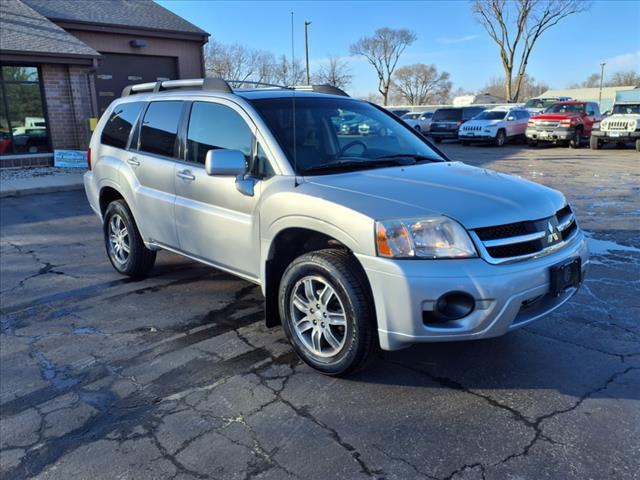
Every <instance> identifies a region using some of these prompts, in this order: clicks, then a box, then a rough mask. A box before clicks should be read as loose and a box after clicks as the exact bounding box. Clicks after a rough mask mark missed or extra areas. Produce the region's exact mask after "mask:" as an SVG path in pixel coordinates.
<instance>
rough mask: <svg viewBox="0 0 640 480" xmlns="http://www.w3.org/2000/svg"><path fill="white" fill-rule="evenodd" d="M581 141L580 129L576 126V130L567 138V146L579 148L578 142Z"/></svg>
mask: <svg viewBox="0 0 640 480" xmlns="http://www.w3.org/2000/svg"><path fill="white" fill-rule="evenodd" d="M581 143H582V130H580V129H579V128H576V131H575V132H574V133H573V137H571V140H569V148H580V144H581Z"/></svg>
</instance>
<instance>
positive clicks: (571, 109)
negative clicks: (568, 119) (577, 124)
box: [545, 103, 584, 113]
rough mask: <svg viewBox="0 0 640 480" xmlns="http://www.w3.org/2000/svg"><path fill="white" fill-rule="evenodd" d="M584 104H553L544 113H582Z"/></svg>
mask: <svg viewBox="0 0 640 480" xmlns="http://www.w3.org/2000/svg"><path fill="white" fill-rule="evenodd" d="M583 112H584V103H555V104H553V105H551V106H550V107H549V108H547V110H545V113H583Z"/></svg>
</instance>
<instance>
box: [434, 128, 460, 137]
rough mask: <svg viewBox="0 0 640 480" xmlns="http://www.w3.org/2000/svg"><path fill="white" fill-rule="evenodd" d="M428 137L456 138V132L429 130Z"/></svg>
mask: <svg viewBox="0 0 640 480" xmlns="http://www.w3.org/2000/svg"><path fill="white" fill-rule="evenodd" d="M429 136H431V137H438V138H458V131H457V130H429Z"/></svg>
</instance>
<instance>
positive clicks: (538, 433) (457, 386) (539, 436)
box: [384, 360, 640, 480]
mask: <svg viewBox="0 0 640 480" xmlns="http://www.w3.org/2000/svg"><path fill="white" fill-rule="evenodd" d="M384 361H386V362H387V363H390V364H392V365H396V366H398V367H401V368H405V369H408V370H410V371H413V372H416V373H419V374H421V375H424V376H426V377H427V378H429V379H431V380H433V381H434V382H436V383H438V384H439V385H441V386H443V387H445V388H451V389H454V390H457V391H460V392H463V393H466V394H469V395H473V396H475V397H478V398H481V399H483V400H484V401H486V402H487V403H488V404H489V405H490V406H492V407H494V408H499V409H502V410H505V411H507V412H508V413H509V414H510V415H511V416H512V417H513V418H514V420H516V421H518V422H520V423H522V424H524V425H526V426H527V427H529V428H531V429H533V431H534V437H533V439H532V440H531V441H530V442H529V443H528V444H527V445H525V446H524V448H523V449H522V451H520V452H515V453H513V454H511V455H509V456H507V457H505V458H504V459H502V460H500V461H498V462H496V463H493V464H491V465H484V464H482V463H479V462H477V463H474V464H471V465H465V466H463V467H461V469H457V470H455V471H454V472H452V473H451V474H450V475H448V476H446V477H444V478H443V479H442V480H451V479H452V478H453V476H454V475H455V474H459V473H461V472H462V470H464V469H465V468H473V467H476V466H478V467H481V468H482V471H483V472H484V471H485V468H487V467H495V466H497V465H501V464H504V463H506V462H508V461H510V460H513V459H514V458H517V457H522V456H527V455H528V454H529V451H530V450H531V448H532V447H533V446H534V445H535V444H536V443H537V442H538V441H539V440H545V441H547V442H549V443H551V444H558V443H559V442H556V441H554V440H553V439H551V438H550V437H548V436H547V435H545V434H544V433H543V432H542V422H544V421H545V420H548V419H550V418H553V417H556V416H558V415H563V414H565V413H569V412H571V411H573V410H575V409H577V408H578V407H579V406H580V405H582V403H583V402H584V401H585V400H586V399H587V398H590V397H591V396H593V395H595V394H597V393H599V392H602V391H603V390H606V389H607V388H608V387H609V385H611V384H612V383H613V382H615V380H616V379H617V378H618V377H619V376H622V375H625V374H627V373H629V372H630V371H633V370H640V367H627V368H625V369H624V370H621V371H618V372H615V373H613V374H612V375H611V376H610V377H609V378H608V379H607V380H606V381H605V383H604V384H603V385H601V386H599V387H597V388H594V389H592V390H589V391H587V392H586V393H584V394H583V395H581V396H580V397H579V398H578V400H577V401H576V402H575V403H574V404H573V405H571V406H570V407H567V408H563V409H559V410H554V411H552V412H549V413H546V414H543V415H540V416H538V417H536V418H535V419H534V420H529V419H528V418H527V417H526V416H525V415H523V414H522V413H521V412H519V411H518V410H516V409H515V408H513V407H511V406H509V405H504V404H503V403H500V402H498V401H497V400H495V399H493V398H491V397H490V396H488V395H484V394H482V393H479V392H477V391H475V390H472V389H470V388H467V387H465V386H464V385H463V384H462V383H460V382H458V381H456V380H452V379H450V378H447V377H442V376H438V375H434V374H432V373H430V372H429V371H427V370H423V369H420V368H416V367H413V366H409V365H406V364H403V363H400V362H392V361H389V360H384Z"/></svg>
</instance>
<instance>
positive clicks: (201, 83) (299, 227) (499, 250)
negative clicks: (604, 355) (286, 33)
mask: <svg viewBox="0 0 640 480" xmlns="http://www.w3.org/2000/svg"><path fill="white" fill-rule="evenodd" d="M349 116H358V117H363V118H364V119H365V120H366V121H367V123H368V124H372V125H373V124H375V125H377V126H378V128H376V129H375V131H371V132H368V133H367V134H366V135H363V134H360V133H359V132H358V131H353V130H351V129H346V130H343V129H341V128H338V127H337V126H338V125H340V120H341V119H342V118H347V117H349ZM88 160H89V171H88V172H87V173H86V175H85V178H84V184H85V189H86V193H87V197H88V199H89V203H90V204H91V207H92V208H93V210H94V211H95V213H96V214H97V215H98V216H99V217H100V218H101V220H102V223H103V231H104V242H105V246H106V251H107V254H108V257H109V260H110V261H111V263H112V265H113V267H114V268H115V269H116V270H117V271H118V272H119V273H121V274H124V275H130V276H144V275H146V274H148V273H149V271H150V270H151V269H152V267H153V264H154V261H155V258H156V252H157V251H158V250H160V249H164V250H168V251H170V252H175V253H178V254H180V255H184V256H186V257H189V258H191V259H194V260H197V261H199V262H202V263H205V264H207V265H211V266H213V267H215V268H218V269H220V270H223V271H226V272H229V273H232V274H234V275H237V276H239V277H242V278H244V279H246V280H248V281H249V282H253V283H255V284H257V285H259V286H260V288H261V290H262V293H263V295H264V298H265V320H266V324H267V325H268V326H275V325H279V324H282V327H283V329H284V331H285V333H286V335H287V337H288V339H289V341H290V342H291V344H292V346H293V348H294V349H295V351H296V352H297V353H298V355H299V356H300V357H301V358H302V359H303V360H304V361H305V362H306V363H308V364H309V365H311V366H312V367H314V368H315V369H317V370H319V371H321V372H323V373H325V374H329V375H346V374H348V373H350V372H353V371H355V370H356V369H357V368H360V367H362V366H363V365H364V364H365V363H366V362H367V360H369V359H371V358H373V357H374V355H373V354H374V353H375V351H376V350H377V349H378V348H382V349H383V350H396V349H399V348H402V347H405V346H409V345H411V344H413V343H416V342H439V341H457V340H472V339H480V338H488V337H495V336H498V335H502V334H505V333H507V332H509V331H511V330H514V329H516V328H519V327H522V326H524V325H527V324H528V323H530V322H533V321H534V320H537V319H540V318H542V317H544V316H546V315H548V314H549V313H550V312H552V311H554V310H555V309H557V308H558V307H560V306H561V305H562V304H564V303H565V302H566V301H567V300H569V298H570V297H571V296H572V295H574V293H575V292H576V291H577V289H578V287H579V285H580V283H581V282H582V279H583V277H584V274H585V272H586V268H587V264H588V252H587V244H586V241H585V237H584V235H583V233H582V232H581V231H580V229H579V228H578V225H577V223H576V219H575V217H574V213H573V211H572V209H571V207H570V206H569V205H568V204H567V201H566V199H565V197H564V196H563V195H562V194H561V193H560V192H557V191H555V190H552V189H550V188H547V187H544V186H541V185H538V184H535V183H532V182H529V181H526V180H523V179H520V178H517V177H513V176H509V175H505V174H502V173H497V172H494V171H491V170H487V169H484V168H475V167H471V166H468V165H465V164H463V163H460V162H456V161H451V160H449V159H448V158H447V157H446V156H445V155H444V154H443V153H442V152H440V151H439V150H438V149H437V148H435V147H434V146H433V145H432V144H431V143H430V142H429V141H428V140H426V139H425V138H424V137H423V136H422V135H420V133H418V132H416V131H415V130H414V129H412V128H411V127H409V126H408V125H406V124H405V123H404V122H402V121H401V120H399V119H397V118H396V117H395V116H394V115H393V114H390V113H388V112H387V111H385V110H384V109H382V108H380V107H378V106H376V105H373V104H371V103H368V102H365V101H360V100H355V99H352V98H349V97H348V96H347V95H346V94H345V93H344V92H342V91H341V90H339V89H337V88H334V87H329V86H310V87H280V86H271V85H256V86H254V87H252V88H246V89H235V90H234V89H231V88H230V87H229V85H228V84H227V82H225V81H224V80H221V79H211V78H207V79H199V80H174V81H163V82H156V83H149V84H140V85H133V86H130V87H127V88H125V90H124V92H123V95H122V97H121V98H120V99H117V100H116V101H114V102H113V103H112V104H111V106H110V107H109V108H108V109H107V111H106V112H105V114H104V115H103V116H102V118H101V119H100V121H99V123H98V126H97V129H96V130H95V132H94V134H93V137H92V139H91V143H90V148H89V152H88Z"/></svg>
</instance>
